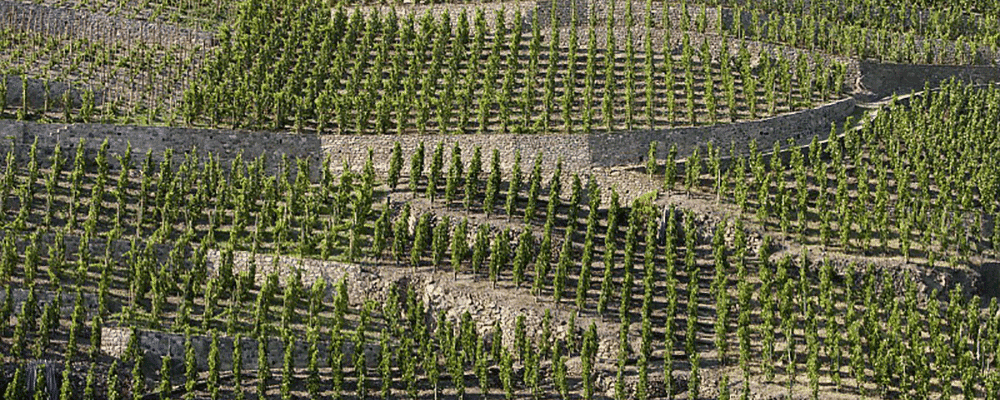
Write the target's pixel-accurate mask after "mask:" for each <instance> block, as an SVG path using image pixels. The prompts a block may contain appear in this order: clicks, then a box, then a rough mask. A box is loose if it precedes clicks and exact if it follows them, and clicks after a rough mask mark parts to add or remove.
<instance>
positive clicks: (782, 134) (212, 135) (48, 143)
mask: <svg viewBox="0 0 1000 400" xmlns="http://www.w3.org/2000/svg"><path fill="white" fill-rule="evenodd" d="M853 109H854V100H853V99H850V98H848V99H843V100H839V101H835V102H833V103H829V104H826V105H824V106H820V107H818V108H815V109H808V110H803V111H799V112H796V113H791V114H786V115H779V116H776V117H771V118H766V119H762V120H756V121H747V122H737V123H733V124H721V125H712V126H699V127H682V128H672V129H665V130H655V131H633V132H628V133H616V134H595V135H583V134H543V135H518V134H490V135H403V136H395V135H343V136H340V135H324V136H316V135H301V134H289V133H269V132H243V131H234V130H209V129H189V128H170V127H135V126H116V125H102V124H68V125H66V124H35V123H25V122H20V121H0V138H3V139H6V140H10V143H11V144H13V145H14V146H18V147H22V148H24V149H25V151H23V152H22V153H23V154H27V151H26V149H27V148H28V147H29V146H30V145H31V143H32V142H33V141H34V140H35V138H38V145H39V149H40V151H39V155H40V156H42V157H46V156H48V155H49V154H50V153H51V149H52V148H54V147H55V145H56V144H60V145H61V146H63V148H64V149H72V148H74V147H75V146H76V145H77V144H78V143H79V141H80V140H81V139H83V140H84V141H85V143H84V145H85V147H86V148H88V149H89V151H91V152H94V151H96V149H98V148H100V146H101V143H102V142H103V141H104V140H108V144H109V153H110V154H121V153H123V152H124V151H125V149H126V147H127V146H128V145H129V144H130V143H131V145H132V152H133V154H135V155H136V156H135V157H134V158H136V157H141V156H142V155H143V154H145V152H146V151H148V150H151V151H152V152H153V155H154V157H159V156H160V155H161V154H162V153H163V152H164V151H165V150H166V149H174V150H175V154H176V155H179V154H180V153H183V152H184V151H187V150H190V149H193V148H196V149H197V150H198V152H199V153H201V154H202V155H205V154H207V153H209V152H211V153H213V154H215V156H216V157H218V158H219V159H220V160H222V161H224V162H226V161H229V160H231V159H233V158H234V157H235V156H236V155H237V154H239V153H240V152H242V153H243V154H244V158H245V159H247V158H251V157H256V156H258V155H260V154H266V155H267V156H268V158H269V159H270V160H277V159H280V158H281V156H282V155H288V156H289V157H290V158H296V157H301V158H309V159H310V160H312V161H313V162H316V163H318V162H319V161H320V160H322V159H323V158H325V157H326V156H329V157H330V158H331V159H332V161H333V162H332V163H331V167H332V168H333V169H334V170H340V169H342V165H344V163H343V162H344V161H346V162H347V164H348V165H350V166H351V167H352V169H355V170H358V169H360V168H361V166H363V165H364V163H365V162H366V161H367V159H368V149H372V150H373V151H374V158H373V161H374V167H375V170H376V171H378V172H384V171H387V170H388V168H389V155H390V154H391V152H392V148H393V145H394V143H395V142H397V141H398V142H399V143H400V146H401V148H402V150H403V153H404V155H406V159H405V160H404V164H407V165H408V161H409V154H411V152H412V151H413V150H414V149H416V148H417V146H418V145H419V143H420V142H423V143H424V147H425V151H426V153H427V157H428V158H429V157H430V154H431V153H433V151H434V147H435V146H436V145H437V143H439V142H443V143H444V146H445V147H446V151H447V153H446V154H450V150H451V147H452V146H453V145H454V144H456V143H457V144H458V145H459V146H460V147H461V149H462V157H463V160H464V161H465V162H468V160H470V159H471V158H472V153H473V149H474V148H475V147H477V146H479V147H481V148H482V159H483V163H484V164H488V163H489V161H490V158H491V157H492V150H493V149H496V150H498V151H499V155H500V161H501V167H502V168H503V169H505V170H509V169H510V168H511V167H512V165H513V163H514V157H515V153H517V152H520V153H521V158H522V159H521V163H522V170H524V171H526V172H527V171H530V168H531V165H532V162H533V161H534V158H535V156H536V155H538V154H541V155H542V156H543V168H544V169H545V170H546V171H551V170H552V169H554V168H555V164H556V163H555V160H556V159H558V158H562V160H563V168H564V170H566V171H569V172H580V173H587V172H589V170H591V169H592V168H595V167H611V166H616V165H629V164H638V163H641V162H642V158H643V157H644V156H645V154H646V150H647V149H648V146H649V143H650V142H651V141H653V140H656V141H658V142H659V143H661V144H666V146H664V148H663V149H661V151H660V153H659V156H661V157H665V156H666V149H667V148H668V147H669V144H670V143H676V144H677V146H678V150H679V151H678V155H679V156H680V157H681V158H683V157H686V156H687V155H688V154H690V152H691V151H693V150H694V148H695V147H696V146H698V145H704V143H707V142H709V141H711V142H714V143H716V144H717V145H724V146H727V147H728V146H729V143H731V142H736V143H737V148H745V147H746V146H745V144H746V143H748V142H749V141H750V140H751V139H756V140H757V142H758V145H759V146H765V147H769V146H770V144H772V143H773V142H774V141H778V140H781V141H784V140H787V139H788V138H793V139H796V140H797V141H798V140H800V139H803V138H809V139H811V138H812V135H813V134H817V133H822V132H823V131H824V130H828V129H829V126H830V123H831V122H834V121H840V120H842V119H843V118H845V117H846V116H847V115H849V114H850V113H851V112H853ZM765 147H761V148H765ZM182 158H183V157H179V156H177V157H174V159H175V160H176V161H178V162H179V161H181V160H182ZM277 165H278V163H273V162H272V163H268V166H270V167H272V168H274V169H277ZM404 167H405V166H404ZM404 169H406V168H404Z"/></svg>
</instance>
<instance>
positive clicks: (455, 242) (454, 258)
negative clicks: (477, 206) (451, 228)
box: [451, 218, 469, 279]
mask: <svg viewBox="0 0 1000 400" xmlns="http://www.w3.org/2000/svg"><path fill="white" fill-rule="evenodd" d="M468 227H469V220H468V218H462V222H460V223H459V224H458V226H457V227H455V232H454V233H452V235H451V269H452V271H453V272H454V279H458V271H459V270H460V269H462V261H464V260H465V258H466V256H467V255H468V253H469V245H468V244H467V243H466V242H467V240H468V239H467V238H468V229H469V228H468Z"/></svg>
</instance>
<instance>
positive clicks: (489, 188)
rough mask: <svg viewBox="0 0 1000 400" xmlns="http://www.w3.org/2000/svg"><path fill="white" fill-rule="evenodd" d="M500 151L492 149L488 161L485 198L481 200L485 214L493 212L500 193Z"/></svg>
mask: <svg viewBox="0 0 1000 400" xmlns="http://www.w3.org/2000/svg"><path fill="white" fill-rule="evenodd" d="M501 173H502V172H501V171H500V151H499V150H497V149H493V158H492V160H491V161H490V177H489V178H488V179H487V181H486V198H485V199H484V200H483V211H484V212H485V213H486V216H489V215H490V214H491V213H492V212H493V207H495V206H496V202H497V196H498V195H499V194H500V180H501Z"/></svg>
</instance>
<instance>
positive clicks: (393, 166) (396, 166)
mask: <svg viewBox="0 0 1000 400" xmlns="http://www.w3.org/2000/svg"><path fill="white" fill-rule="evenodd" d="M402 169H403V149H402V148H401V147H400V145H399V141H398V140H397V141H396V142H395V143H393V145H392V155H391V156H389V174H388V176H387V177H386V184H387V185H388V186H389V191H393V190H395V189H396V185H397V184H398V183H399V173H400V171H402Z"/></svg>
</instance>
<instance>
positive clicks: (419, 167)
mask: <svg viewBox="0 0 1000 400" xmlns="http://www.w3.org/2000/svg"><path fill="white" fill-rule="evenodd" d="M423 174H424V142H420V145H419V146H418V147H417V151H415V152H413V155H412V156H411V157H410V193H411V195H416V193H417V187H418V185H419V184H420V177H421V176H422V175H423Z"/></svg>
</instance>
